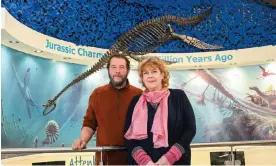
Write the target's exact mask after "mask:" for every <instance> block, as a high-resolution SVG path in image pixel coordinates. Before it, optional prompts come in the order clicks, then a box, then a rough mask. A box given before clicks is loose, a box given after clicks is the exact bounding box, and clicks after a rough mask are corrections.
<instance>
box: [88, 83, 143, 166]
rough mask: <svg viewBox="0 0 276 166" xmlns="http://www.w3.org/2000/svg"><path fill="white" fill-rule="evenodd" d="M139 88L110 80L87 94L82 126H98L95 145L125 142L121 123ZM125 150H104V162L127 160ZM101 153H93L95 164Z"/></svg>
mask: <svg viewBox="0 0 276 166" xmlns="http://www.w3.org/2000/svg"><path fill="white" fill-rule="evenodd" d="M141 93H142V90H141V89H139V88H136V87H134V86H132V85H130V84H129V83H128V81H127V85H126V86H125V87H124V88H122V89H116V88H114V87H113V86H112V85H111V84H107V85H104V86H101V87H99V88H96V89H95V90H94V91H93V92H92V94H91V96H90V98H89V105H88V109H87V111H86V115H85V116H84V121H83V127H84V126H86V127H90V128H92V129H93V130H94V131H96V130H97V137H96V142H97V143H96V145H97V146H125V144H124V125H125V118H126V113H127V110H128V106H129V104H130V101H131V99H132V98H133V97H134V96H136V95H138V94H141ZM126 160H127V153H126V152H105V153H103V161H104V164H109V165H124V164H127V161H126ZM99 161H100V153H96V164H99Z"/></svg>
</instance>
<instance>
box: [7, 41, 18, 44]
mask: <svg viewBox="0 0 276 166" xmlns="http://www.w3.org/2000/svg"><path fill="white" fill-rule="evenodd" d="M9 43H11V44H17V43H19V41H16V40H10V41H9Z"/></svg>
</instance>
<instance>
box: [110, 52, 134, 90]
mask: <svg viewBox="0 0 276 166" xmlns="http://www.w3.org/2000/svg"><path fill="white" fill-rule="evenodd" d="M128 72H129V70H128V69H127V66H126V61H125V59H123V58H116V57H114V58H112V59H111V61H110V66H109V69H108V75H109V79H110V81H111V83H112V85H113V86H115V87H118V86H121V85H123V84H124V82H125V81H126V79H127V76H128Z"/></svg>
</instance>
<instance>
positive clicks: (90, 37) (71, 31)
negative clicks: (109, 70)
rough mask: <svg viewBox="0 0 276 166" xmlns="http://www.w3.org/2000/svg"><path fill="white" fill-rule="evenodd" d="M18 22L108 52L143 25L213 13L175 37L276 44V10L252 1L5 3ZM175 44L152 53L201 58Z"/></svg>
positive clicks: (232, 44)
mask: <svg viewBox="0 0 276 166" xmlns="http://www.w3.org/2000/svg"><path fill="white" fill-rule="evenodd" d="M2 7H5V8H6V9H7V10H8V11H9V12H10V13H11V14H12V15H13V16H14V17H15V18H16V19H17V20H19V21H20V22H21V23H23V24H25V25H27V26H28V27H30V28H32V29H34V30H36V31H38V32H41V33H43V34H46V35H49V36H52V37H55V38H58V39H61V40H65V41H69V42H73V43H75V44H77V45H85V46H94V47H101V48H109V47H110V46H111V45H112V44H114V42H115V41H116V40H117V39H118V38H119V37H120V35H122V34H123V33H124V32H126V31H128V30H130V29H131V28H133V27H134V26H135V25H137V24H138V23H140V22H142V21H146V20H148V19H152V18H155V17H159V16H163V15H166V14H169V15H176V16H182V17H192V16H196V15H198V14H200V13H202V12H203V11H205V10H206V9H208V8H210V7H213V12H212V14H211V15H210V16H208V17H207V18H206V19H204V20H203V21H202V22H200V23H198V24H195V25H189V26H178V25H173V24H172V28H173V29H174V31H175V32H177V33H179V34H185V35H189V36H193V37H196V38H198V39H200V40H202V41H204V42H206V43H208V44H212V45H222V46H223V47H224V48H223V49H222V50H230V49H240V48H250V47H257V46H264V45H274V44H275V43H276V8H275V7H274V6H272V5H269V4H268V3H263V2H262V1H260V0H259V1H253V0H175V1H173V0H151V1H148V0H94V1H92V0H81V1H73V0H71V1H69V0H63V1H57V0H47V1H46V0H43V1H38V0H37V1H34V0H24V1H23V0H21V1H19V0H17V1H9V0H3V1H2ZM199 51H202V50H199V49H198V48H194V47H192V46H189V45H187V44H186V43H183V42H181V41H179V40H177V41H173V42H169V43H166V44H164V45H163V46H161V47H160V48H159V49H158V50H156V52H199Z"/></svg>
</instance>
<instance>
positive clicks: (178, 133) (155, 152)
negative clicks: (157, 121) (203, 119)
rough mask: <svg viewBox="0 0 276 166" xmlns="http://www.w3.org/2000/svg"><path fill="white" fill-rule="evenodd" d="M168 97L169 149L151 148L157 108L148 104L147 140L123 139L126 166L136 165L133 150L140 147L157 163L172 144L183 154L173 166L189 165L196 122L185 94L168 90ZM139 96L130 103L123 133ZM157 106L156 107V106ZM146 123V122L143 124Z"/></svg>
mask: <svg viewBox="0 0 276 166" xmlns="http://www.w3.org/2000/svg"><path fill="white" fill-rule="evenodd" d="M169 91H170V95H169V97H168V141H169V147H167V148H158V149H155V148H154V147H153V134H152V132H151V127H152V123H153V119H154V115H155V112H156V110H157V108H154V106H152V105H151V104H150V103H147V106H148V122H147V133H148V138H146V139H143V140H127V139H125V143H126V147H127V150H128V164H129V165H137V163H136V162H135V160H134V159H133V157H132V152H133V149H134V148H136V149H137V147H139V146H140V147H142V148H143V149H144V151H145V152H146V153H147V154H148V155H149V156H150V157H151V159H152V161H153V162H154V163H155V162H157V161H158V160H159V159H160V158H161V157H162V156H163V155H164V154H165V153H167V152H168V151H169V150H170V148H171V146H173V145H174V144H178V145H181V146H182V147H183V148H184V151H185V153H184V154H183V155H182V157H181V158H180V159H179V160H178V161H177V162H175V163H174V165H190V164H191V149H190V143H191V141H192V140H193V138H194V136H195V134H196V122H195V116H194V111H193V108H192V106H191V104H190V101H189V99H188V97H187V96H186V94H185V92H184V91H183V90H180V89H169ZM140 96H141V95H137V96H135V97H134V98H133V99H132V101H131V102H130V105H129V108H128V112H127V115H126V123H125V129H124V133H126V132H127V130H128V128H129V126H130V124H131V120H132V114H133V111H134V107H135V105H136V103H137V102H138V100H139V97H140ZM157 106H158V105H157ZM145 123H146V122H145Z"/></svg>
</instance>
